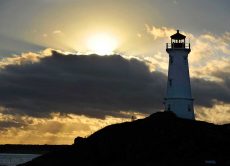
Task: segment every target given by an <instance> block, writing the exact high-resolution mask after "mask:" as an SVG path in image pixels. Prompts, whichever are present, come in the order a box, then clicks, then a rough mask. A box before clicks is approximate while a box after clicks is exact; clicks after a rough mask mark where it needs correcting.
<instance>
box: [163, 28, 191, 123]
mask: <svg viewBox="0 0 230 166" xmlns="http://www.w3.org/2000/svg"><path fill="white" fill-rule="evenodd" d="M185 38H186V36H184V35H182V34H180V32H179V30H177V33H176V34H174V35H172V36H171V43H167V45H166V51H167V52H168V54H169V69H168V83H167V93H166V98H165V101H164V104H165V111H172V112H174V113H175V114H176V115H177V116H178V117H180V118H185V119H195V116H194V108H193V98H192V94H191V85H190V77H189V65H188V54H189V53H190V51H191V49H190V43H186V42H185Z"/></svg>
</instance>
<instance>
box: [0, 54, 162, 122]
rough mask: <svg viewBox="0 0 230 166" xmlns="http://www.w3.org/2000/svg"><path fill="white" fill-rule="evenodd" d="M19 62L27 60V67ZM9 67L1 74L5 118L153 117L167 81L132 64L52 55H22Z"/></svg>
mask: <svg viewBox="0 0 230 166" xmlns="http://www.w3.org/2000/svg"><path fill="white" fill-rule="evenodd" d="M28 55H30V53H29V54H28ZM23 57H27V58H28V61H26V63H24V59H23ZM18 59H19V60H18ZM21 59H23V60H22V61H21ZM11 60H12V59H11ZM18 61H19V62H20V63H18ZM13 62H14V63H10V65H5V66H4V69H2V70H1V71H0V77H1V79H0V91H1V94H0V104H1V105H2V106H3V107H5V108H7V109H8V112H13V113H17V114H26V115H30V116H41V117H46V116H49V115H50V113H52V112H61V113H63V114H68V113H73V114H78V115H86V116H91V117H97V118H104V117H105V115H112V116H124V115H123V114H121V113H120V112H122V111H126V112H129V111H131V112H143V113H152V112H156V111H159V110H160V109H162V100H163V97H164V95H163V94H164V87H165V86H162V85H163V84H164V83H165V80H166V77H165V75H164V74H162V73H159V72H150V71H149V68H148V67H147V66H146V65H145V64H144V63H143V62H141V61H138V60H135V59H130V60H127V59H124V58H122V57H121V56H118V55H114V56H105V57H101V56H97V55H88V56H83V55H64V54H61V53H58V52H53V55H52V56H43V55H40V56H38V55H37V54H32V58H31V56H25V55H22V56H21V57H18V58H17V59H13ZM28 62H33V63H28Z"/></svg>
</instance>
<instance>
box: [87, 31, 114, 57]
mask: <svg viewBox="0 0 230 166" xmlns="http://www.w3.org/2000/svg"><path fill="white" fill-rule="evenodd" d="M117 45H118V44H117V40H116V38H115V37H113V36H112V35H109V34H106V33H98V34H96V35H93V36H91V37H89V39H88V41H87V46H88V49H89V50H90V52H92V53H95V54H98V55H111V54H114V51H115V50H116V49H117Z"/></svg>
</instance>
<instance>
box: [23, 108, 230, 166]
mask: <svg viewBox="0 0 230 166" xmlns="http://www.w3.org/2000/svg"><path fill="white" fill-rule="evenodd" d="M46 165H49V166H51V165H54V166H56V165H57V166H62V165H65V166H67V165H68V166H72V165H75V166H127V165H140V166H149V165H152V166H153V165H154V166H165V165H176V166H178V165H183V166H203V165H221V166H225V165H226V166H227V165H230V125H214V124H209V123H206V122H199V121H192V120H186V119H181V118H177V117H176V116H175V115H174V114H173V113H171V112H159V113H155V114H153V115H151V116H149V117H147V118H145V119H141V120H136V121H134V122H126V123H122V124H115V125H111V126H107V127H105V128H104V129H102V130H99V131H97V132H95V133H94V134H92V135H91V136H89V137H88V138H85V139H83V138H77V139H76V140H75V144H74V145H73V146H70V147H68V148H63V149H62V150H59V151H55V152H51V153H48V154H46V155H43V156H41V157H39V158H36V159H34V160H33V161H31V162H28V163H26V164H23V166H46Z"/></svg>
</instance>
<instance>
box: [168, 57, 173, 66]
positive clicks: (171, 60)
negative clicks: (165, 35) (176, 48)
mask: <svg viewBox="0 0 230 166" xmlns="http://www.w3.org/2000/svg"><path fill="white" fill-rule="evenodd" d="M169 61H170V64H172V63H173V57H171V56H170V58H169Z"/></svg>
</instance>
